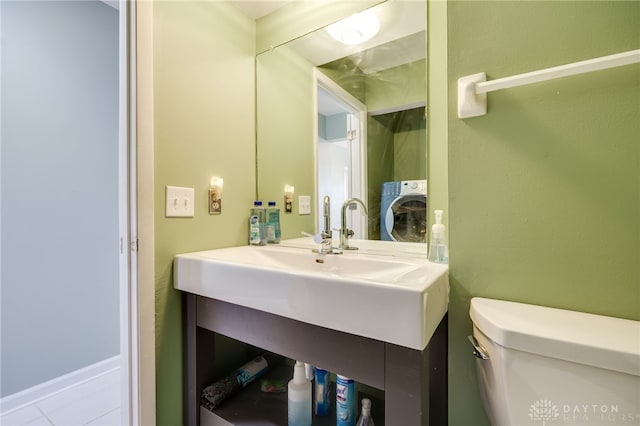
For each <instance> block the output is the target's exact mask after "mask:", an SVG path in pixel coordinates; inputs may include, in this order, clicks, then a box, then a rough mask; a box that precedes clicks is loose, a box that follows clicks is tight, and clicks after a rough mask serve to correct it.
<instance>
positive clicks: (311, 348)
mask: <svg viewBox="0 0 640 426" xmlns="http://www.w3.org/2000/svg"><path fill="white" fill-rule="evenodd" d="M184 307H185V310H184V312H185V343H186V348H185V370H186V373H185V380H186V384H185V389H186V392H185V409H184V413H185V424H186V425H189V426H197V425H203V426H204V425H206V426H211V425H235V424H237V425H248V424H251V425H252V426H257V425H265V426H266V425H279V424H286V419H285V421H284V423H278V422H280V421H282V420H281V419H280V420H271V421H272V423H269V421H270V420H269V417H268V416H269V414H266V415H265V418H262V417H260V418H259V419H255V418H254V419H252V420H251V423H246V422H244V423H242V422H240V421H239V420H233V419H231V420H232V421H238V422H237V423H233V422H231V421H229V420H227V419H224V418H223V417H220V416H219V415H217V414H213V413H211V412H210V411H208V410H206V409H204V408H202V409H201V407H200V394H201V392H202V389H204V388H205V387H206V386H207V385H209V384H211V383H212V382H213V380H214V378H215V377H216V376H220V374H216V372H215V371H213V368H212V366H213V362H212V360H213V359H214V345H215V339H214V338H213V335H212V332H215V333H219V334H221V335H224V336H228V337H231V338H233V339H236V340H239V341H242V342H245V343H247V344H250V345H253V346H255V347H258V348H262V349H264V350H266V351H269V352H273V353H277V354H280V355H282V356H284V357H286V358H290V359H297V360H303V361H305V362H308V363H310V364H313V365H318V366H322V367H323V368H325V369H326V370H328V371H331V372H333V373H340V374H343V375H346V376H348V377H351V378H353V379H354V381H356V382H359V383H364V384H366V385H368V386H371V387H374V388H377V389H380V390H382V391H384V396H385V399H384V403H382V401H380V402H379V404H380V405H383V406H384V424H387V425H398V424H402V425H403V426H422V425H427V424H432V425H442V424H447V403H446V401H447V385H446V375H447V371H446V366H447V359H446V357H447V317H446V316H445V317H444V319H443V320H442V321H441V323H440V324H439V326H438V327H437V329H436V331H435V333H434V334H433V336H432V337H431V340H430V343H429V345H428V346H427V347H426V348H425V349H424V350H415V349H410V348H406V347H402V346H398V345H394V344H390V343H386V342H382V341H379V340H374V339H370V338H366V337H361V336H356V335H352V334H348V333H344V332H340V331H336V330H331V329H328V328H324V327H320V326H316V325H312V324H307V323H304V322H301V321H297V320H292V319H289V318H285V317H281V316H278V315H274V314H270V313H266V312H262V311H259V310H256V309H252V308H247V307H243V306H239V305H234V304H231V303H227V302H223V301H220V300H216V299H211V298H207V297H204V296H197V295H194V294H191V293H184ZM389 321H393V319H392V318H389ZM217 373H219V372H217ZM253 385H254V386H257V389H258V390H257V391H258V392H260V391H259V383H254V384H253ZM248 389H249V387H248V388H247V389H245V390H248ZM251 395H252V394H251V393H250V392H247V393H246V394H239V395H237V396H235V397H234V400H236V401H226V402H229V404H228V406H229V407H231V406H232V403H235V402H237V403H239V404H241V403H243V400H244V403H245V404H262V403H263V402H264V399H263V400H261V401H262V402H255V401H254V402H251V398H252V396H251ZM269 396H273V395H269ZM280 397H281V398H283V400H284V402H282V401H281V402H280V403H279V404H283V407H284V408H278V407H280V405H278V406H277V407H276V404H275V403H274V406H273V407H269V408H273V409H274V411H277V412H278V413H279V414H278V415H284V416H286V394H281V395H280ZM376 404H377V402H376ZM220 408H222V406H221V407H220ZM243 411H244V409H243ZM268 411H270V410H268ZM334 412H335V411H334ZM247 413H249V414H251V415H253V414H254V413H253V412H252V411H247ZM273 422H276V423H273ZM380 423H381V424H382V422H380ZM314 424H315V423H314ZM319 424H321V423H319ZM330 424H335V422H330Z"/></svg>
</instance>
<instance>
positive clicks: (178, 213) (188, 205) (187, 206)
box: [165, 186, 194, 217]
mask: <svg viewBox="0 0 640 426" xmlns="http://www.w3.org/2000/svg"><path fill="white" fill-rule="evenodd" d="M166 203H167V204H166V208H165V216H166V217H193V212H194V205H193V203H194V190H193V188H181V187H178V186H167V190H166Z"/></svg>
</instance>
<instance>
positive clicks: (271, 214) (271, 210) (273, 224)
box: [267, 201, 280, 244]
mask: <svg viewBox="0 0 640 426" xmlns="http://www.w3.org/2000/svg"><path fill="white" fill-rule="evenodd" d="M279 242H280V209H279V208H277V207H276V202H275V201H269V206H268V207H267V243H270V244H278V243H279Z"/></svg>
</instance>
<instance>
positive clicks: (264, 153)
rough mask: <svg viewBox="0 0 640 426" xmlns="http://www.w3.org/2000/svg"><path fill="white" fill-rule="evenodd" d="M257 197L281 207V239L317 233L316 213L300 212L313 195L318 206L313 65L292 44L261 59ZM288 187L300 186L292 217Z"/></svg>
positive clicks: (258, 97) (296, 187) (257, 71)
mask: <svg viewBox="0 0 640 426" xmlns="http://www.w3.org/2000/svg"><path fill="white" fill-rule="evenodd" d="M256 81H257V91H256V96H257V128H258V133H257V134H258V144H257V152H258V154H257V155H258V163H257V169H258V195H259V197H260V198H261V199H262V200H263V201H264V202H266V201H268V200H275V201H276V202H277V203H278V205H279V206H280V207H281V213H282V214H281V215H280V227H281V229H282V238H284V239H286V238H298V237H301V236H302V235H301V234H300V232H301V231H305V232H309V233H313V232H314V230H315V225H314V224H315V219H314V218H315V214H311V215H304V216H301V215H299V214H298V196H299V195H310V196H311V211H312V212H315V211H316V208H315V207H316V206H315V197H314V196H313V195H314V193H315V164H314V162H315V154H314V149H315V148H314V147H315V138H316V132H315V125H314V120H313V117H314V105H313V102H312V99H313V89H314V85H315V80H314V76H313V66H312V65H311V64H310V63H309V62H308V61H307V60H306V59H304V58H302V57H300V56H299V55H297V54H296V53H295V52H293V51H292V50H291V49H290V48H288V47H287V46H280V47H278V48H277V49H273V50H271V51H268V52H264V53H261V54H260V55H258V57H257V60H256ZM285 184H288V185H293V186H294V187H295V195H294V203H293V213H291V214H284V213H283V212H282V206H283V202H284V201H283V200H284V199H283V197H284V186H285Z"/></svg>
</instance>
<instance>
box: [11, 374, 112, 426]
mask: <svg viewBox="0 0 640 426" xmlns="http://www.w3.org/2000/svg"><path fill="white" fill-rule="evenodd" d="M121 423H122V422H121V420H120V370H119V369H117V370H113V371H110V372H108V373H106V374H103V375H101V376H98V377H96V378H93V379H91V380H88V381H86V382H83V383H80V384H78V385H76V386H73V387H71V388H68V389H65V390H64V391H61V392H58V393H56V394H53V395H51V396H49V397H47V398H44V399H42V400H40V401H37V402H35V403H34V404H32V405H28V406H25V407H22V408H19V409H17V410H14V411H10V412H8V413H6V414H2V416H1V417H0V425H1V426H26V425H29V426H85V425H87V426H122V425H121Z"/></svg>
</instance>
